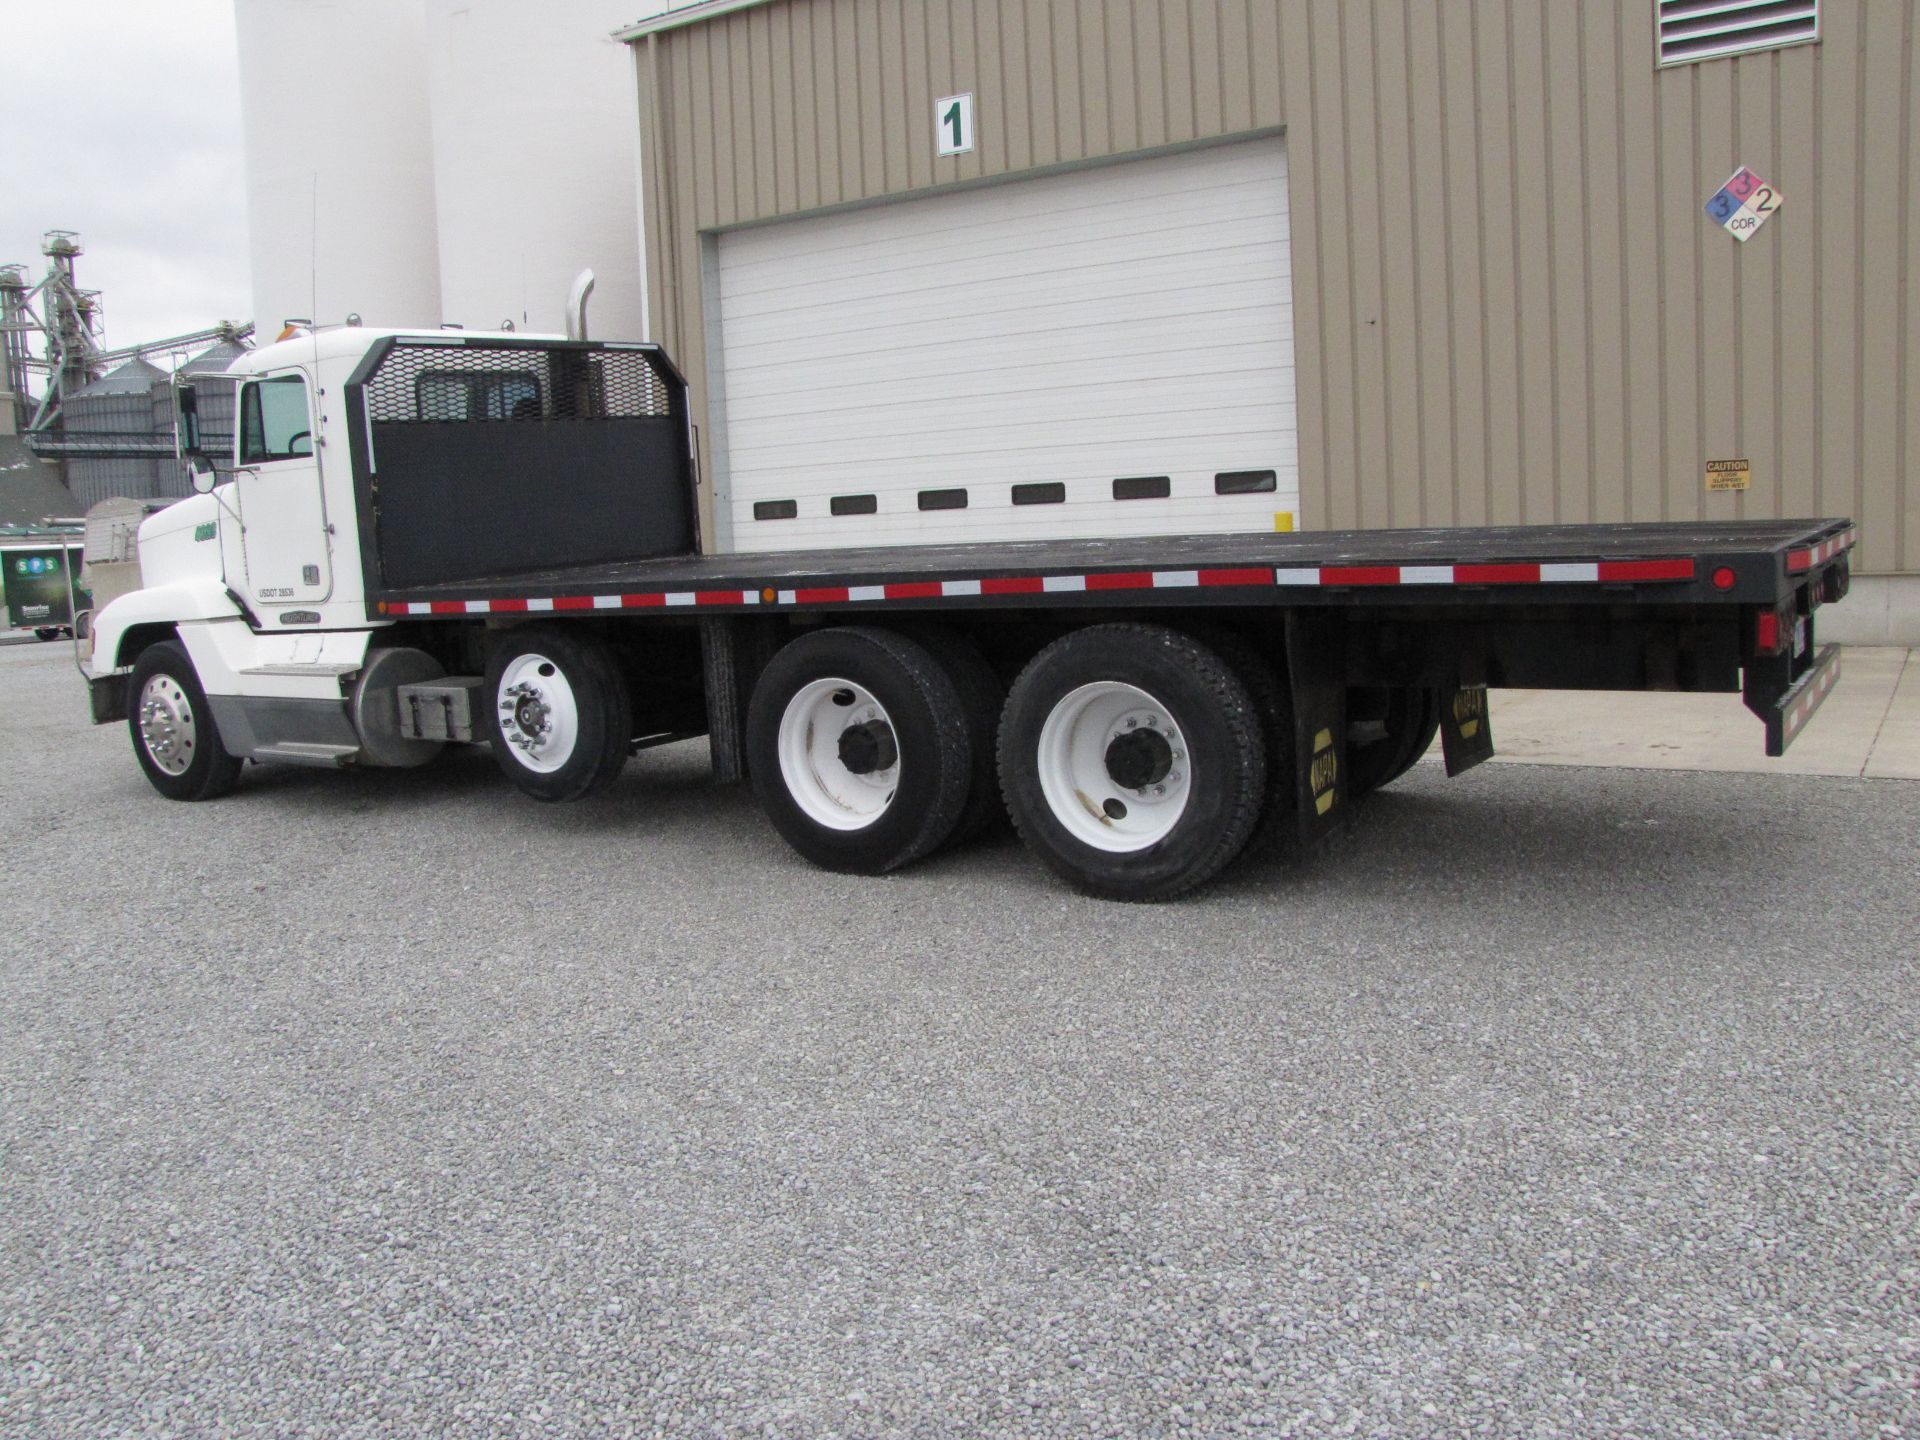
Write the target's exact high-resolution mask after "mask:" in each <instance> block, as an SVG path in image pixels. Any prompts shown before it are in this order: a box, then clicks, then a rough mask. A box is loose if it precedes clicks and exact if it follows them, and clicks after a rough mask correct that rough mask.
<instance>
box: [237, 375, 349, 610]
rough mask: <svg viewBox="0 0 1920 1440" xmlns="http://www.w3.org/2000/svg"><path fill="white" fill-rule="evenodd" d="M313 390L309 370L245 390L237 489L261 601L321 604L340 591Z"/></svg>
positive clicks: (252, 591)
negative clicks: (318, 450) (322, 483)
mask: <svg viewBox="0 0 1920 1440" xmlns="http://www.w3.org/2000/svg"><path fill="white" fill-rule="evenodd" d="M312 391H313V387H312V385H311V383H310V382H309V378H308V376H307V374H306V372H305V371H302V370H288V371H284V372H282V373H280V374H275V375H264V376H262V377H261V378H260V379H258V380H249V381H248V382H247V383H246V384H245V385H244V386H242V387H241V391H240V445H239V455H238V461H239V463H238V465H237V466H236V467H235V470H234V482H235V483H234V489H235V491H236V492H237V494H238V496H239V500H240V524H241V528H242V533H243V536H244V541H243V545H244V550H245V554H246V560H247V591H248V593H249V595H250V596H251V597H252V599H253V601H254V603H255V604H257V605H262V606H269V607H271V606H276V605H302V604H305V605H312V604H317V603H318V602H320V601H322V600H325V599H326V598H327V596H328V594H329V593H331V591H332V589H333V567H332V561H331V557H330V556H329V553H328V548H329V547H328V544H327V511H326V504H325V502H324V500H323V499H322V496H321V493H320V464H319V460H318V459H317V457H316V456H315V453H314V443H313V435H314V430H315V428H316V425H315V420H314V409H313V393H312Z"/></svg>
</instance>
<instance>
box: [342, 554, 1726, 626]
mask: <svg viewBox="0 0 1920 1440" xmlns="http://www.w3.org/2000/svg"><path fill="white" fill-rule="evenodd" d="M1694 574H1695V570H1694V562H1693V561H1692V560H1584V561H1572V562H1554V563H1540V564H1492V565H1319V566H1313V567H1310V568H1307V569H1292V570H1274V569H1269V568H1268V567H1267V566H1264V565H1262V566H1258V567H1242V568H1236V569H1210V570H1120V571H1107V572H1105V573H1101V574H1088V575H983V576H981V577H980V578H978V579H973V580H892V581H887V582H885V583H883V584H879V585H815V586H804V585H803V586H796V587H794V588H793V589H791V590H775V589H771V588H769V589H766V590H669V591H664V592H650V593H641V594H621V595H556V596H552V597H549V598H546V599H504V600H395V601H385V602H382V604H381V606H380V609H381V611H382V613H383V614H387V615H501V614H521V613H525V612H535V611H552V610H561V611H566V610H644V609H653V608H656V607H659V606H681V605H686V606H699V607H707V606H735V605H758V604H761V603H763V602H765V603H767V604H775V605H794V606H813V605H858V604H862V603H865V602H868V601H873V600H960V599H975V598H981V597H991V596H1010V595H1061V594H1082V593H1097V592H1100V591H1110V590H1193V589H1270V588H1274V587H1278V588H1280V589H1293V588H1318V589H1344V588H1349V587H1359V586H1369V587H1371V586H1382V585H1457V586H1483V585H1619V584H1629V583H1634V582H1640V581H1658V580H1691V579H1693V578H1694Z"/></svg>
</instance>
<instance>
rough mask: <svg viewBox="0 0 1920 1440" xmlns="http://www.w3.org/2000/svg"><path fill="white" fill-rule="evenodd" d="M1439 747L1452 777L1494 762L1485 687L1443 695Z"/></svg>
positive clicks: (1442, 692)
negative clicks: (1488, 761)
mask: <svg viewBox="0 0 1920 1440" xmlns="http://www.w3.org/2000/svg"><path fill="white" fill-rule="evenodd" d="M1440 746H1441V750H1442V752H1443V753H1444V754H1445V755H1446V759H1447V774H1448V775H1449V776H1454V775H1459V774H1462V773H1464V772H1465V771H1468V770H1471V769H1472V768H1473V767H1474V766H1476V765H1478V764H1479V763H1480V762H1481V761H1482V760H1491V759H1492V758H1493V717H1492V715H1490V714H1489V713H1488V711H1487V687H1486V686H1484V685H1473V686H1466V687H1462V688H1460V689H1446V690H1442V691H1441V692H1440Z"/></svg>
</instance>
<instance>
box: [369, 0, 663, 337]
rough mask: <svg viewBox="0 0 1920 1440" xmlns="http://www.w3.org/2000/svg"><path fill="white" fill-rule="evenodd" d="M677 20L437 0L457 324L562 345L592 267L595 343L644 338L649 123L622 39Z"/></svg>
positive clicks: (448, 255) (443, 229)
mask: <svg viewBox="0 0 1920 1440" xmlns="http://www.w3.org/2000/svg"><path fill="white" fill-rule="evenodd" d="M663 8H665V7H664V6H663V5H661V4H658V3H648V0H639V3H636V0H543V3H541V4H538V5H533V4H528V3H526V0H427V3H426V23H427V39H428V48H427V59H428V66H427V73H428V77H429V93H430V95H431V97H432V110H433V152H434V198H435V204H436V212H437V228H438V234H439V271H440V296H441V310H442V314H441V318H442V319H444V320H446V321H449V322H452V323H456V324H460V325H464V326H466V327H468V328H469V329H492V328H494V327H496V326H497V325H499V323H500V322H501V321H502V320H511V321H513V323H514V325H515V327H516V328H518V329H522V330H532V331H536V332H547V333H556V334H557V333H561V332H563V331H564V330H565V310H566V298H567V287H568V284H569V282H571V281H572V279H573V277H574V276H575V275H576V274H577V273H578V272H579V271H580V270H582V269H586V268H590V269H592V271H593V272H594V277H595V286H594V291H593V300H592V304H591V306H590V307H589V309H588V314H587V318H588V333H589V334H590V335H592V336H593V337H594V338H596V339H603V340H632V339H640V338H643V336H644V334H645V318H646V317H645V289H646V287H645V281H644V276H643V271H642V266H643V260H642V252H641V246H640V216H639V210H638V205H637V202H636V198H635V197H636V194H637V188H638V187H637V170H638V147H639V119H638V114H637V110H636V104H635V96H634V78H633V60H632V56H631V54H630V53H629V51H628V47H627V46H626V45H624V44H622V43H620V42H619V41H616V40H614V39H613V38H612V33H613V31H614V30H616V29H617V28H619V27H620V26H622V25H625V24H629V23H631V22H632V21H633V19H634V18H635V15H636V14H640V13H652V12H654V11H657V10H659V9H663ZM369 319H371V316H369Z"/></svg>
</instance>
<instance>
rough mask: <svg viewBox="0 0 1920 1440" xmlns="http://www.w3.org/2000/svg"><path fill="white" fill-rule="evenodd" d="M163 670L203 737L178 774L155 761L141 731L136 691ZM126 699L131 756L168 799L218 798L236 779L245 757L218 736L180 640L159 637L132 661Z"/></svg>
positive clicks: (210, 708) (228, 792)
mask: <svg viewBox="0 0 1920 1440" xmlns="http://www.w3.org/2000/svg"><path fill="white" fill-rule="evenodd" d="M163 671H164V672H165V673H166V674H169V675H171V676H173V678H174V679H175V680H176V681H177V682H179V685H180V688H181V689H182V690H184V691H186V693H187V700H188V703H189V704H191V705H192V706H193V713H194V728H195V729H196V730H197V731H198V732H200V734H201V735H202V736H203V737H204V738H203V740H202V743H201V745H200V747H199V753H198V754H196V755H195V756H194V758H193V760H192V761H191V762H190V763H189V764H188V766H187V768H186V769H185V770H183V771H181V772H180V774H178V775H169V774H167V772H166V771H164V770H162V769H161V768H160V767H159V766H158V765H156V764H154V763H153V760H152V758H151V757H149V756H148V754H147V747H146V741H145V740H144V739H143V738H142V736H141V734H140V692H141V691H142V690H144V689H145V688H146V684H147V681H149V680H151V679H152V678H153V677H154V676H155V675H156V674H160V673H162V672H163ZM127 701H128V703H127V734H128V736H129V737H130V738H131V739H132V741H133V753H134V756H135V758H136V759H138V760H139V762H140V768H141V770H143V771H144V772H146V776H147V779H148V780H149V781H150V782H152V784H153V788H154V789H156V790H158V791H159V792H160V793H161V794H162V795H164V796H166V797H167V798H168V799H169V800H186V801H190V802H197V801H202V800H218V799H219V798H220V797H221V796H222V795H227V794H230V793H231V792H232V790H233V788H234V786H236V785H238V784H239V783H240V772H241V771H242V770H243V769H245V768H246V763H247V762H246V761H245V760H243V759H241V758H240V757H239V756H237V755H234V754H232V753H230V752H229V751H228V749H227V747H226V744H225V743H224V742H223V741H222V740H221V738H220V731H219V729H218V727H217V726H216V725H215V724H214V719H213V707H212V706H210V705H209V704H208V703H207V692H206V690H205V688H204V687H203V686H202V685H201V684H200V674H199V672H198V671H197V670H195V669H194V668H193V657H192V656H190V655H188V654H187V647H186V646H185V645H183V644H181V643H180V642H179V641H178V640H162V641H159V642H157V643H156V644H153V645H149V646H148V647H147V648H146V649H144V650H142V651H141V652H140V654H139V656H138V658H137V659H135V660H134V662H133V674H132V675H131V676H129V677H128V679H127Z"/></svg>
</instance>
